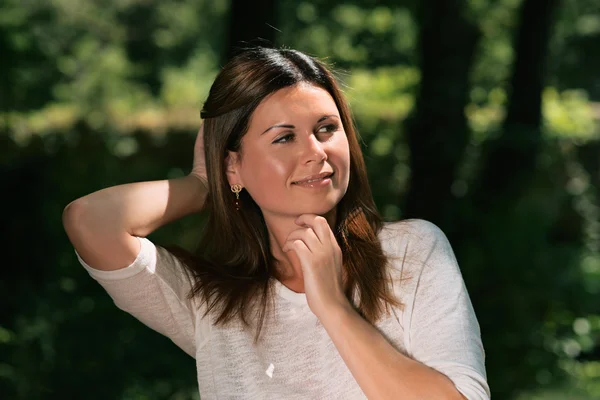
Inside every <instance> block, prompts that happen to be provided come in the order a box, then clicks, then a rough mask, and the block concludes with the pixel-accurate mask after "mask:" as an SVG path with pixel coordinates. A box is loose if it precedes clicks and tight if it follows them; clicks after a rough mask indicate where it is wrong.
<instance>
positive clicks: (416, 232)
mask: <svg viewBox="0 0 600 400" xmlns="http://www.w3.org/2000/svg"><path fill="white" fill-rule="evenodd" d="M403 238H404V239H407V240H412V241H417V242H421V243H431V242H434V241H436V240H439V239H445V238H446V235H445V234H444V232H442V230H441V229H440V228H439V227H438V226H437V225H436V224H434V223H433V222H430V221H427V220H424V219H418V218H411V219H403V220H400V221H390V222H384V223H383V227H382V229H381V231H380V232H379V239H380V240H381V241H390V240H392V241H393V240H400V239H403Z"/></svg>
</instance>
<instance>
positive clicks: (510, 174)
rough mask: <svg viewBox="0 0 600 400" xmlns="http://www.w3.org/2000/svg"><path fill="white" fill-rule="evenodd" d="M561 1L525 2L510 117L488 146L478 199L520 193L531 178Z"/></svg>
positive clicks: (522, 9) (510, 94) (508, 110)
mask: <svg viewBox="0 0 600 400" xmlns="http://www.w3.org/2000/svg"><path fill="white" fill-rule="evenodd" d="M557 6H558V0H525V1H524V2H523V4H522V6H521V11H520V14H521V15H520V24H519V30H518V33H517V37H516V41H515V46H514V48H515V53H516V57H515V64H514V69H513V75H512V78H511V81H510V89H509V103H508V107H507V114H506V119H505V120H504V124H503V127H502V133H501V135H500V137H499V138H497V139H494V140H490V141H489V142H488V143H487V144H486V146H485V148H484V153H483V155H484V157H483V162H484V163H485V164H484V166H483V169H482V173H481V174H480V177H481V178H480V182H479V185H478V186H479V187H478V190H477V191H478V195H477V197H478V199H479V200H484V199H489V201H503V202H504V199H517V198H518V197H519V195H520V194H521V192H522V190H523V189H524V188H525V187H526V186H527V185H528V184H529V182H530V179H531V178H532V174H533V172H534V170H535V165H536V158H537V154H538V151H539V147H540V143H541V139H542V138H541V122H542V90H543V86H544V81H545V77H546V73H545V72H546V60H547V57H548V44H549V41H550V34H551V27H552V22H553V18H552V17H553V13H554V11H555V10H556V9H557ZM492 199H493V200H492ZM505 204H507V203H505Z"/></svg>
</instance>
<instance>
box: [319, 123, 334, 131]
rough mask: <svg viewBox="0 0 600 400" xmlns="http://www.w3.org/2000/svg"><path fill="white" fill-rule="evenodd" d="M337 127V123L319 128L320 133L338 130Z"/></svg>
mask: <svg viewBox="0 0 600 400" xmlns="http://www.w3.org/2000/svg"><path fill="white" fill-rule="evenodd" d="M337 129H338V126H337V125H335V124H329V125H324V126H322V127H321V128H319V131H318V133H333V132H335V131H337Z"/></svg>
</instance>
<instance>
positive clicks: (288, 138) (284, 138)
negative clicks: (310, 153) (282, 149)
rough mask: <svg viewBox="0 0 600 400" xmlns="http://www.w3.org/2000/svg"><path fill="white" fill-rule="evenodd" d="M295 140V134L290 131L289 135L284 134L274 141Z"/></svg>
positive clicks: (285, 141)
mask: <svg viewBox="0 0 600 400" xmlns="http://www.w3.org/2000/svg"><path fill="white" fill-rule="evenodd" d="M293 140H294V134H293V133H288V134H287V135H285V136H282V137H280V138H279V139H277V140H275V141H274V142H273V143H287V142H291V141H293Z"/></svg>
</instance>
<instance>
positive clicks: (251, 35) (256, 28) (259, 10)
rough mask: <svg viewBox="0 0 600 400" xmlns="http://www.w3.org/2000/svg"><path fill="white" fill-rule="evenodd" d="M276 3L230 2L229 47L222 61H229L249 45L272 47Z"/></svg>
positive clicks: (233, 0) (274, 32)
mask: <svg viewBox="0 0 600 400" xmlns="http://www.w3.org/2000/svg"><path fill="white" fill-rule="evenodd" d="M276 19H277V2H276V1H275V0H260V1H247V0H232V1H231V10H230V19H229V21H230V25H229V39H228V42H229V45H228V47H227V52H226V54H225V59H224V60H223V61H225V62H226V61H227V60H229V59H230V58H231V57H232V56H233V55H235V54H237V53H238V52H239V51H240V50H241V49H242V48H244V47H248V46H249V45H262V46H273V45H274V44H275V36H276V26H277V25H276V22H277V21H276Z"/></svg>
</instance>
